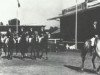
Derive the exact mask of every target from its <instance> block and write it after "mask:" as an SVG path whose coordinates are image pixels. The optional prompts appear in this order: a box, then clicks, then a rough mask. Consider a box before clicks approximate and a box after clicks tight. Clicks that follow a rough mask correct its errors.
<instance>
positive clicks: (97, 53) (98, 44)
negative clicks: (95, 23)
mask: <svg viewBox="0 0 100 75" xmlns="http://www.w3.org/2000/svg"><path fill="white" fill-rule="evenodd" d="M91 47H92V46H91V39H89V40H87V41H86V42H85V45H84V50H83V51H82V52H81V57H82V66H81V70H84V61H85V57H86V54H87V53H88V52H90V51H91ZM92 49H94V50H93V54H92V64H93V69H94V70H95V71H96V72H98V71H99V69H100V66H99V67H98V68H97V69H96V66H95V63H94V61H95V58H96V57H100V38H99V37H96V38H95V40H94V48H92Z"/></svg>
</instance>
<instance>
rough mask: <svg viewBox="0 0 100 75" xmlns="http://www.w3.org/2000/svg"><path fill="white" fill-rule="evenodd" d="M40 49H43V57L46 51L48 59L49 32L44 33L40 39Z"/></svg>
mask: <svg viewBox="0 0 100 75" xmlns="http://www.w3.org/2000/svg"><path fill="white" fill-rule="evenodd" d="M40 50H41V51H42V53H41V57H43V54H44V52H45V53H46V57H45V59H48V34H47V33H46V34H44V35H43V36H42V39H41V41H40Z"/></svg>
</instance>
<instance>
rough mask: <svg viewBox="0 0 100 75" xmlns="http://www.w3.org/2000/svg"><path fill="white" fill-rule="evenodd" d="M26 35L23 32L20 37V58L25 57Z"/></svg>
mask: <svg viewBox="0 0 100 75" xmlns="http://www.w3.org/2000/svg"><path fill="white" fill-rule="evenodd" d="M26 36H27V35H26V34H25V33H24V34H23V35H22V36H21V39H20V52H21V55H22V58H24V57H25V54H26V53H27V48H28V47H27V46H28V45H27V41H26Z"/></svg>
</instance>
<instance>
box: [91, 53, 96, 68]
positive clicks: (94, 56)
mask: <svg viewBox="0 0 100 75" xmlns="http://www.w3.org/2000/svg"><path fill="white" fill-rule="evenodd" d="M95 58H96V54H95V53H94V54H93V57H92V64H93V69H94V70H95V69H96V67H95V63H94V61H95Z"/></svg>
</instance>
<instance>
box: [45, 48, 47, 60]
mask: <svg viewBox="0 0 100 75" xmlns="http://www.w3.org/2000/svg"><path fill="white" fill-rule="evenodd" d="M45 52H46V59H48V48H46V49H45Z"/></svg>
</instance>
